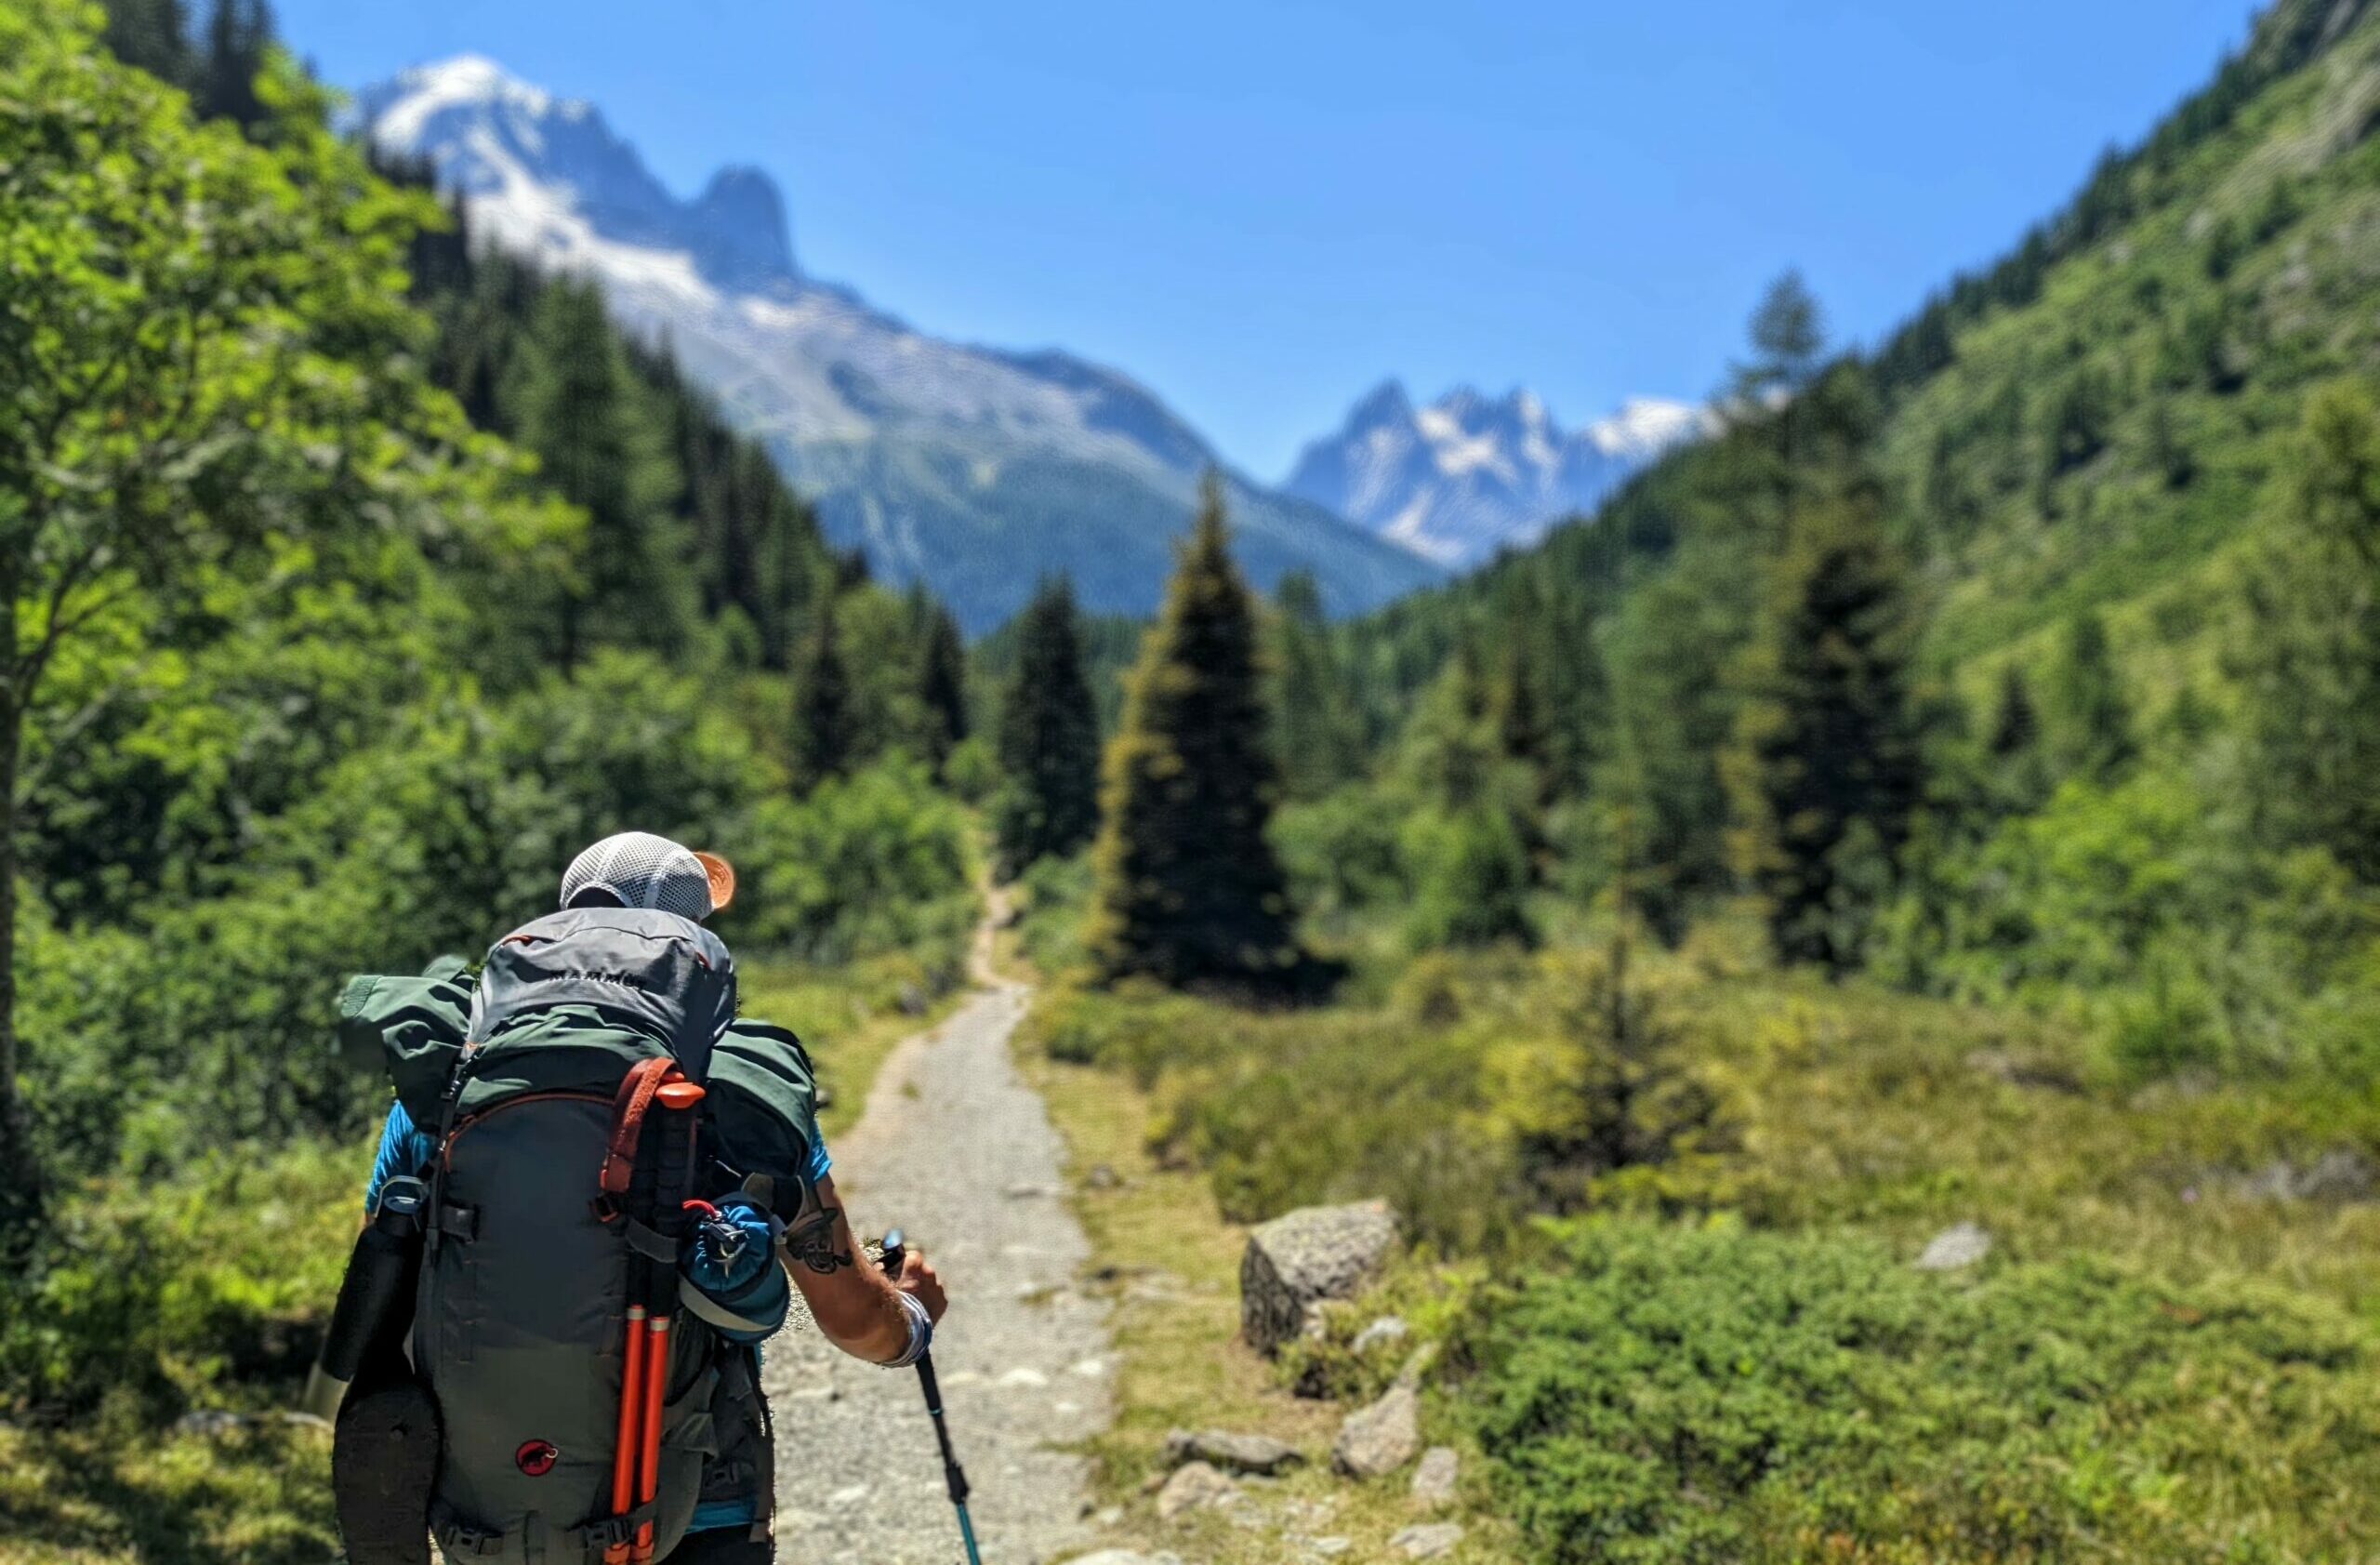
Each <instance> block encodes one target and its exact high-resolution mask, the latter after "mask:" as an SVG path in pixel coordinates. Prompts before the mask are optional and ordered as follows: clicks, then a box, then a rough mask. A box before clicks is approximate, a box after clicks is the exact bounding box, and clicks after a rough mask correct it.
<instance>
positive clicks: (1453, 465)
mask: <svg viewBox="0 0 2380 1565" xmlns="http://www.w3.org/2000/svg"><path fill="white" fill-rule="evenodd" d="M1709 428H1710V415H1709V413H1708V412H1707V411H1706V410H1704V409H1702V408H1699V407H1695V406H1693V405H1688V404H1686V403H1680V402H1670V401H1665V400H1663V399H1661V398H1659V397H1631V398H1629V399H1628V400H1627V401H1626V402H1624V403H1623V404H1621V405H1620V410H1619V411H1618V412H1616V413H1614V414H1612V415H1610V416H1609V417H1607V418H1598V419H1595V420H1594V421H1593V422H1592V423H1589V424H1587V425H1585V426H1584V427H1582V428H1580V429H1579V430H1576V431H1564V430H1563V429H1562V427H1561V426H1560V425H1559V424H1557V423H1556V422H1555V421H1554V416H1553V414H1552V413H1551V412H1550V411H1549V410H1548V409H1547V407H1546V405H1545V404H1544V402H1543V401H1542V400H1541V399H1540V398H1539V397H1538V396H1537V394H1536V393H1534V392H1532V391H1511V392H1508V393H1507V394H1506V395H1504V396H1502V397H1498V398H1490V397H1487V396H1483V395H1482V394H1480V393H1479V392H1478V391H1474V390H1473V389H1471V388H1470V387H1467V386H1465V387H1458V388H1456V389H1455V390H1454V391H1448V393H1447V394H1446V395H1445V396H1443V397H1440V398H1439V399H1438V400H1437V401H1436V402H1434V403H1431V404H1429V405H1426V406H1422V407H1416V406H1414V405H1413V402H1412V399H1411V398H1410V397H1409V396H1408V395H1407V393H1406V391H1405V388H1404V386H1403V385H1402V384H1401V383H1399V382H1397V381H1395V380H1389V381H1384V382H1382V384H1381V385H1380V386H1378V387H1375V388H1374V389H1373V390H1372V391H1369V392H1368V393H1367V394H1366V395H1365V396H1364V397H1362V398H1361V399H1360V400H1358V401H1357V402H1356V404H1355V407H1354V408H1353V409H1352V410H1350V412H1349V413H1348V415H1347V420H1346V422H1345V423H1344V424H1343V425H1342V427H1341V428H1340V430H1339V431H1338V432H1337V433H1336V434H1334V435H1331V436H1329V437H1328V438H1326V439H1322V440H1317V441H1316V442H1314V443H1313V444H1310V445H1308V446H1307V447H1306V448H1305V450H1304V451H1303V452H1302V454H1301V455H1300V456H1299V458H1298V461H1297V466H1296V468H1295V469H1294V471H1292V472H1291V473H1290V475H1289V482H1288V483H1287V484H1285V485H1283V487H1284V488H1285V489H1286V490H1287V491H1288V492H1289V493H1290V494H1292V495H1296V496H1299V497H1302V498H1304V499H1309V500H1312V501H1314V502H1315V503H1316V504H1317V505H1321V506H1325V507H1328V508H1329V509H1330V510H1331V511H1336V512H1337V513H1338V514H1340V515H1342V516H1343V517H1346V518H1347V519H1348V520H1349V521H1351V522H1354V523H1355V524H1357V525H1359V526H1363V527H1369V528H1370V529H1371V530H1372V531H1373V532H1375V533H1377V534H1379V535H1380V536H1381V537H1385V538H1390V539H1393V540H1394V541H1395V542H1397V543H1399V544H1401V545H1403V546H1405V547H1406V548H1408V549H1411V550H1414V551H1416V552H1417V553H1421V554H1424V555H1427V556H1428V557H1429V558H1431V559H1433V560H1436V561H1438V562H1439V563H1440V564H1445V565H1448V566H1454V567H1461V566H1465V565H1471V564H1477V563H1478V562H1480V561H1482V560H1485V559H1487V558H1488V556H1490V555H1492V554H1493V553H1495V552H1496V550H1500V549H1504V548H1510V547H1519V546H1523V545H1527V544H1529V543H1533V542H1535V541H1536V540H1537V539H1538V538H1539V537H1542V536H1543V534H1544V532H1545V530H1546V528H1548V527H1549V526H1551V525H1552V524H1554V523H1555V522H1557V521H1559V520H1561V519H1562V518H1563V517H1566V516H1571V515H1578V514H1583V513H1585V512H1589V511H1593V509H1594V508H1595V506H1596V505H1597V504H1599V503H1600V502H1601V501H1602V499H1603V498H1604V497H1605V496H1606V495H1607V494H1609V493H1610V492H1611V491H1612V489H1613V488H1615V487H1617V486H1618V485H1619V484H1620V482H1621V481H1622V480H1624V479H1625V478H1627V476H1628V475H1629V474H1630V473H1632V472H1633V471H1636V470H1637V469H1638V468H1640V467H1642V466H1643V465H1644V464H1645V463H1646V462H1648V461H1650V460H1651V459H1652V458H1655V457H1657V456H1659V454H1660V453H1661V452H1663V451H1665V450H1667V449H1669V448H1670V447H1671V446H1673V445H1674V444H1677V443H1678V442H1680V441H1683V440H1690V439H1692V438H1694V437H1695V436H1696V435H1697V434H1699V433H1702V432H1704V431H1707V430H1708V429H1709Z"/></svg>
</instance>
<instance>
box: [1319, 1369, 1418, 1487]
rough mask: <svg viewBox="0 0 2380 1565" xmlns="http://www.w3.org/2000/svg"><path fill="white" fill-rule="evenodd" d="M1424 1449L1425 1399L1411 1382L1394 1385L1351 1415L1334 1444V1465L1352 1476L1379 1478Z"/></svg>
mask: <svg viewBox="0 0 2380 1565" xmlns="http://www.w3.org/2000/svg"><path fill="white" fill-rule="evenodd" d="M1419 1450H1421V1399H1420V1398H1419V1397H1417V1396H1415V1395H1414V1393H1413V1388H1412V1387H1411V1386H1391V1387H1389V1391H1388V1394H1387V1395H1386V1396H1384V1397H1382V1399H1380V1400H1379V1401H1377V1402H1374V1403H1373V1404H1372V1405H1371V1406H1369V1407H1368V1408H1364V1409H1362V1410H1360V1411H1359V1412H1351V1413H1349V1414H1348V1415H1347V1421H1346V1422H1345V1423H1344V1424H1342V1425H1341V1426H1339V1439H1337V1441H1335V1442H1334V1443H1333V1444H1332V1445H1331V1447H1330V1465H1331V1466H1334V1467H1336V1468H1338V1469H1339V1471H1341V1472H1342V1473H1344V1474H1345V1475H1346V1476H1347V1477H1349V1478H1356V1479H1368V1478H1379V1477H1381V1476H1382V1474H1385V1473H1393V1472H1395V1471H1396V1469H1397V1468H1399V1467H1402V1466H1405V1464H1406V1463H1408V1462H1410V1461H1412V1460H1413V1453H1414V1452H1417V1451H1419Z"/></svg>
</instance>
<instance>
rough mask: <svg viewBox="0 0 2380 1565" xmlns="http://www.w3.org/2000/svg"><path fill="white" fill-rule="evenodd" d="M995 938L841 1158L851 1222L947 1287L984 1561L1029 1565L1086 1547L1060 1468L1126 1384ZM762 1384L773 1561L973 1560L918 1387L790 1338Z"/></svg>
mask: <svg viewBox="0 0 2380 1565" xmlns="http://www.w3.org/2000/svg"><path fill="white" fill-rule="evenodd" d="M995 912H996V914H997V907H996V908H995ZM990 929H991V926H990V924H989V923H988V922H987V923H986V924H985V928H984V929H983V930H982V931H980V932H979V933H978V935H977V939H976V948H975V957H974V962H973V974H974V978H975V981H976V983H977V984H978V985H979V986H980V992H978V993H977V994H975V995H974V996H973V997H972V998H971V999H970V1000H969V1001H967V1002H966V1003H965V1004H964V1005H963V1006H962V1007H961V1008H960V1009H959V1011H957V1012H956V1013H954V1014H953V1015H951V1016H950V1018H949V1019H948V1020H947V1021H945V1022H944V1023H943V1024H942V1025H941V1026H940V1027H937V1028H933V1029H932V1031H930V1032H925V1033H921V1034H919V1036H917V1037H915V1038H911V1039H909V1040H908V1041H906V1042H904V1043H903V1044H901V1046H900V1047H899V1048H898V1049H896V1050H895V1051H894V1052H893V1055H892V1057H891V1058H890V1059H889V1060H887V1061H886V1062H885V1066H884V1069H883V1072H882V1074H881V1075H879V1078H878V1079H877V1082H876V1086H875V1089H874V1091H873V1092H872V1093H871V1094H869V1097H868V1101H867V1108H866V1113H865V1114H864V1115H863V1116H862V1118H861V1120H860V1122H859V1123H858V1125H857V1126H855V1127H854V1128H853V1130H852V1131H851V1132H850V1133H849V1134H845V1135H844V1136H843V1137H842V1139H841V1140H840V1141H839V1142H837V1143H836V1144H835V1145H834V1146H833V1147H832V1150H833V1152H834V1156H835V1183H836V1187H837V1188H838V1189H840V1191H841V1192H842V1193H843V1195H844V1196H845V1197H846V1198H847V1199H848V1200H849V1201H850V1206H851V1212H852V1215H853V1221H854V1222H855V1223H857V1224H858V1225H860V1226H861V1228H862V1230H863V1231H864V1232H866V1233H867V1234H870V1235H873V1234H875V1233H878V1232H881V1231H882V1230H883V1229H884V1228H885V1227H888V1226H891V1225H895V1224H897V1225H899V1226H901V1227H904V1228H906V1230H907V1232H908V1235H909V1239H910V1241H911V1242H912V1243H914V1244H916V1245H917V1246H918V1247H919V1248H920V1249H921V1250H923V1251H924V1253H926V1254H927V1255H929V1256H931V1257H932V1261H933V1263H934V1266H935V1267H936V1268H937V1269H939V1270H940V1271H941V1273H942V1276H943V1279H944V1280H945V1282H946V1283H947V1284H948V1287H949V1290H950V1297H951V1310H950V1314H949V1316H948V1317H947V1318H946V1319H945V1320H944V1322H943V1326H942V1329H941V1331H940V1332H939V1333H938V1334H937V1335H936V1337H935V1339H934V1363H935V1366H936V1368H937V1370H938V1371H939V1373H940V1374H941V1377H942V1386H943V1391H944V1395H945V1399H946V1400H947V1402H948V1410H949V1418H950V1426H951V1430H952V1433H953V1434H954V1436H955V1437H956V1439H957V1440H958V1443H959V1458H960V1460H961V1461H962V1462H964V1463H965V1464H966V1467H967V1476H968V1477H969V1479H972V1482H973V1484H974V1487H975V1494H974V1498H973V1500H972V1503H971V1506H970V1508H971V1510H972V1513H973V1515H974V1519H975V1531H976V1534H977V1536H978V1538H979V1539H980V1540H981V1541H982V1545H983V1552H984V1558H985V1560H986V1561H987V1562H990V1565H1035V1562H1038V1561H1042V1560H1048V1559H1051V1558H1059V1557H1061V1556H1063V1555H1064V1553H1065V1552H1066V1551H1067V1550H1069V1549H1070V1548H1074V1547H1078V1546H1080V1545H1081V1544H1082V1543H1083V1542H1084V1540H1085V1539H1086V1538H1087V1536H1088V1528H1087V1527H1086V1525H1085V1523H1084V1522H1083V1520H1082V1519H1081V1513H1082V1508H1083V1496H1084V1493H1085V1488H1084V1474H1083V1471H1082V1463H1081V1461H1080V1460H1079V1459H1078V1458H1076V1457H1072V1456H1067V1455H1064V1454H1061V1453H1060V1452H1055V1451H1053V1450H1051V1447H1052V1446H1055V1445H1060V1444H1065V1443H1070V1442H1073V1441H1077V1440H1079V1439H1083V1438H1085V1437H1086V1436H1089V1435H1091V1434H1093V1433H1095V1432H1096V1431H1097V1430H1099V1429H1100V1428H1102V1427H1104V1425H1105V1422H1106V1419H1107V1416H1108V1401H1109V1394H1108V1386H1109V1383H1110V1379H1111V1376H1112V1374H1113V1372H1114V1367H1115V1366H1114V1363H1113V1361H1112V1359H1110V1357H1109V1354H1108V1346H1107V1333H1106V1328H1105V1324H1104V1314H1105V1311H1104V1306H1101V1305H1100V1304H1098V1303H1097V1302H1096V1301H1093V1300H1090V1299H1086V1298H1084V1297H1083V1296H1082V1295H1081V1294H1079V1293H1077V1292H1075V1291H1074V1280H1075V1277H1076V1274H1077V1272H1078V1269H1079V1268H1080V1267H1081V1266H1082V1264H1083V1262H1084V1259H1085V1257H1086V1256H1087V1255H1088V1254H1089V1253H1090V1246H1089V1243H1088V1241H1087V1240H1085V1239H1084V1238H1083V1233H1082V1229H1081V1227H1080V1226H1079V1225H1078V1224H1077V1223H1076V1221H1075V1219H1074V1214H1072V1213H1071V1212H1069V1211H1068V1210H1067V1208H1066V1206H1065V1203H1064V1199H1063V1192H1064V1179H1063V1176H1062V1174H1061V1167H1062V1165H1063V1162H1064V1145H1063V1144H1062V1143H1061V1142H1060V1140H1059V1138H1058V1134H1057V1132H1056V1131H1055V1130H1053V1129H1051V1124H1050V1119H1049V1115H1048V1114H1047V1113H1046V1112H1045V1111H1044V1109H1043V1107H1042V1104H1041V1100H1040V1098H1039V1097H1038V1096H1037V1095H1036V1094H1034V1093H1033V1091H1032V1090H1031V1089H1030V1088H1028V1087H1027V1086H1026V1085H1025V1082H1024V1081H1023V1080H1022V1079H1020V1078H1019V1076H1018V1075H1017V1072H1016V1068H1015V1067H1014V1065H1013V1064H1012V1061H1011V1060H1010V1057H1009V1039H1010V1035H1011V1034H1012V1032H1014V1030H1015V1028H1016V1024H1017V1021H1018V1019H1019V1018H1020V1017H1022V1016H1023V1015H1024V1014H1025V1005H1026V1003H1027V1000H1028V997H1029V994H1030V991H1029V990H1028V989H1027V988H1026V987H1025V986H1024V985H1022V984H1018V983H1013V982H1012V981H1009V980H1007V979H1004V978H1002V977H1000V976H999V975H998V974H997V973H996V972H994V971H993V969H992V964H991V961H990V952H991V939H990ZM830 1046H831V1045H830ZM767 1379H768V1386H769V1392H770V1397H771V1399H772V1401H773V1402H774V1405H775V1408H776V1416H777V1504H778V1521H777V1558H778V1559H779V1560H780V1561H783V1562H785V1565H829V1562H840V1561H853V1562H859V1561H865V1562H866V1565H944V1562H948V1561H952V1560H956V1559H958V1558H960V1549H959V1530H958V1524H957V1522H956V1520H955V1519H954V1518H953V1516H952V1514H951V1509H950V1504H949V1501H948V1499H947V1498H946V1497H945V1494H944V1491H943V1483H942V1469H941V1465H940V1463H939V1461H938V1460H937V1459H936V1457H935V1454H934V1446H933V1432H932V1426H930V1425H929V1424H928V1423H927V1420H926V1415H925V1406H924V1403H923V1401H922V1399H920V1397H919V1391H918V1379H917V1376H916V1375H915V1374H913V1373H909V1372H907V1371H900V1372H888V1371H885V1370H880V1369H878V1368H876V1367H875V1366H873V1365H869V1364H863V1363H860V1362H859V1361H857V1360H856V1359H849V1358H846V1357H844V1356H843V1355H842V1354H840V1353H838V1352H836V1351H835V1350H834V1349H833V1348H831V1347H829V1346H826V1343H825V1342H824V1341H822V1340H821V1339H820V1338H819V1337H818V1336H817V1335H816V1333H814V1332H810V1331H795V1330H792V1329H788V1330H787V1332H785V1333H782V1334H780V1335H779V1336H778V1337H777V1338H776V1340H775V1341H774V1342H772V1343H771V1344H770V1345H769V1348H768V1373H767Z"/></svg>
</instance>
